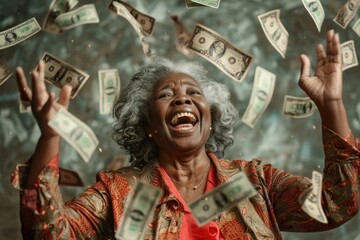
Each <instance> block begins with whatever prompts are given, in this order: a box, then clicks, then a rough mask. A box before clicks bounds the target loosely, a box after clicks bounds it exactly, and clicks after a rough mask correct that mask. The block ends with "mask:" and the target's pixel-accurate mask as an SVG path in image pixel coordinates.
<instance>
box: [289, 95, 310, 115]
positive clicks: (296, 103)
mask: <svg viewBox="0 0 360 240" xmlns="http://www.w3.org/2000/svg"><path fill="white" fill-rule="evenodd" d="M315 109H316V105H315V103H314V102H313V101H312V100H311V99H310V98H309V97H294V96H290V95H285V98H284V104H283V115H284V116H288V117H292V118H305V117H309V116H311V115H313V113H314V111H315Z"/></svg>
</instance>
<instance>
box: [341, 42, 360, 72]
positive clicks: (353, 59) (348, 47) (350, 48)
mask: <svg viewBox="0 0 360 240" xmlns="http://www.w3.org/2000/svg"><path fill="white" fill-rule="evenodd" d="M340 48H341V53H342V63H343V66H342V70H343V71H344V70H346V69H348V68H351V67H355V66H357V65H358V64H359V63H358V59H357V55H356V50H355V44H354V40H350V41H347V42H344V43H342V44H341V45H340Z"/></svg>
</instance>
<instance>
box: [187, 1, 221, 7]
mask: <svg viewBox="0 0 360 240" xmlns="http://www.w3.org/2000/svg"><path fill="white" fill-rule="evenodd" d="M191 1H192V2H194V3H199V4H201V5H204V6H208V7H211V8H219V5H220V2H221V0H191Z"/></svg>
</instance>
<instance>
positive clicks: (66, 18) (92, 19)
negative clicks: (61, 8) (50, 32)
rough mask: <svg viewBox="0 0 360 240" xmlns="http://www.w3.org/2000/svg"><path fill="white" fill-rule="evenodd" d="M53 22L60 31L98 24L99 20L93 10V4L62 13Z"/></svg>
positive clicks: (94, 9)
mask: <svg viewBox="0 0 360 240" xmlns="http://www.w3.org/2000/svg"><path fill="white" fill-rule="evenodd" d="M55 22H56V23H57V25H58V26H59V27H60V28H61V29H62V30H68V29H71V28H74V27H77V26H80V25H84V24H90V23H99V22H100V19H99V16H98V13H97V11H96V8H95V4H86V5H83V6H82V7H79V8H77V9H75V10H73V11H71V12H67V13H62V14H60V15H59V16H57V18H55Z"/></svg>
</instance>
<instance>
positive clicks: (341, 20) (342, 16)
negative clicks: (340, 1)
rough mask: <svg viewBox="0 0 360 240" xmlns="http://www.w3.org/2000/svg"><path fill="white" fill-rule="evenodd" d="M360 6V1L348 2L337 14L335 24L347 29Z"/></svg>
mask: <svg viewBox="0 0 360 240" xmlns="http://www.w3.org/2000/svg"><path fill="white" fill-rule="evenodd" d="M359 6H360V1H359V0H357V1H354V0H348V1H347V2H346V3H345V4H344V5H343V6H342V7H341V8H340V10H339V11H338V13H337V14H336V17H335V18H334V22H336V23H337V24H338V25H339V26H340V27H342V28H343V29H345V28H346V27H347V25H348V24H349V22H351V20H352V19H353V18H354V16H355V14H356V12H357V10H358V8H359Z"/></svg>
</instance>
